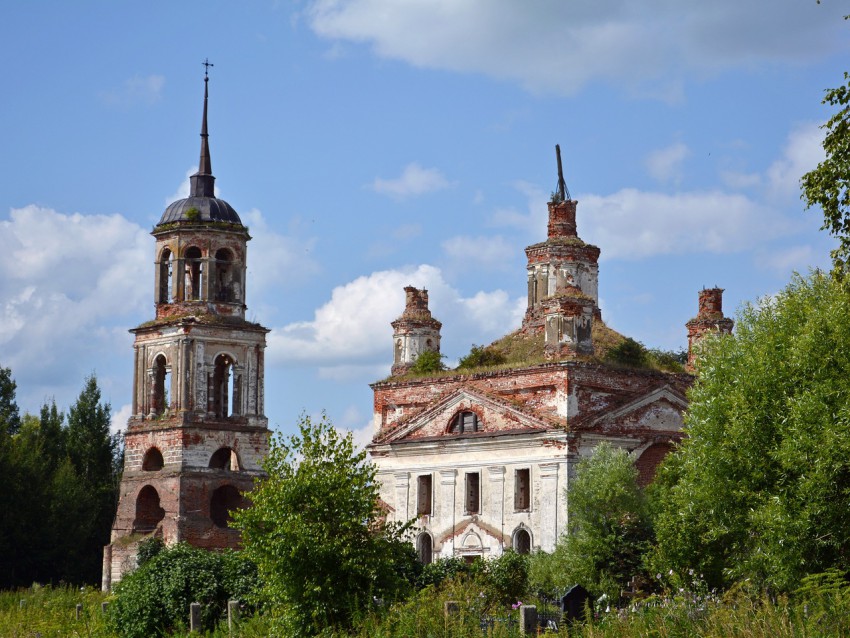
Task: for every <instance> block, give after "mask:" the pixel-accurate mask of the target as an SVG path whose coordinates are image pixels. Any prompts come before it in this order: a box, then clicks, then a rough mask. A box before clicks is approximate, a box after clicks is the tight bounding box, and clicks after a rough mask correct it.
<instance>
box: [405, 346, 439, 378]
mask: <svg viewBox="0 0 850 638" xmlns="http://www.w3.org/2000/svg"><path fill="white" fill-rule="evenodd" d="M444 358H445V355H442V354H440V353H439V352H436V351H434V350H425V351H424V352H420V353H419V354H418V355H417V356H416V359H415V360H414V361H413V365H412V366H410V372H411V373H412V374H431V373H433V372H442V371H443V370H445V369H446V366H445V365H444V364H443V359H444Z"/></svg>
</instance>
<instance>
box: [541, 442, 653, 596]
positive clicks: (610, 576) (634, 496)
mask: <svg viewBox="0 0 850 638" xmlns="http://www.w3.org/2000/svg"><path fill="white" fill-rule="evenodd" d="M567 502H568V511H569V519H568V520H569V522H568V529H567V533H566V534H565V535H564V536H563V538H561V539H560V540H559V541H558V544H557V545H556V547H555V552H554V553H553V554H552V556H551V557H550V558H549V559H548V560H549V561H550V566H549V568H548V569H545V568H544V567H543V566H542V565H540V562H541V561H540V558H539V557H536V560H535V562H536V563H537V564H536V565H535V566H534V573H535V580H537V579H539V578H540V574H541V573H545V574H546V578H547V579H548V583H547V584H548V585H549V586H551V585H555V587H557V588H565V587H567V586H570V585H574V584H580V585H582V586H583V587H585V588H586V589H587V590H588V591H590V592H591V593H593V594H596V595H600V594H606V595H607V596H608V597H609V598H611V599H613V600H616V599H617V598H619V592H620V590H621V589H624V588H625V586H626V584H627V583H628V582H629V580H630V579H631V578H632V577H633V576H635V575H637V574H638V573H639V572H641V571H642V562H643V556H644V554H645V553H646V551H647V550H648V548H649V542H650V539H651V536H652V532H651V526H650V524H649V519H648V516H647V506H646V500H645V497H644V494H643V491H642V490H641V488H640V487H639V486H638V484H637V469H636V468H635V466H634V463H632V459H631V457H630V456H629V454H628V452H626V451H625V450H623V449H619V448H614V447H612V446H611V445H610V444H609V443H607V442H603V443H600V444H599V445H598V446H597V447H596V449H595V450H594V451H593V454H592V455H591V456H589V457H587V458H584V459H582V460H581V461H579V464H578V468H577V469H576V477H575V480H574V481H573V483H572V485H571V486H570V488H569V493H568V501H567Z"/></svg>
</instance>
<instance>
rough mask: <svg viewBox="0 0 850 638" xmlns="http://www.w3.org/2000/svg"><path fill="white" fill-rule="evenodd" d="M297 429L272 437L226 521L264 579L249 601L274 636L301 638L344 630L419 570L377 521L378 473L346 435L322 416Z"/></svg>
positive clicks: (397, 593)
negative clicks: (245, 495) (260, 475)
mask: <svg viewBox="0 0 850 638" xmlns="http://www.w3.org/2000/svg"><path fill="white" fill-rule="evenodd" d="M298 428H299V433H298V434H297V435H294V436H292V437H289V438H283V437H277V438H275V439H274V440H273V442H272V446H271V450H270V451H269V454H268V456H267V457H266V459H265V461H264V463H263V468H264V470H265V471H266V472H267V474H268V477H267V478H266V479H263V480H262V481H260V482H259V483H258V484H257V486H256V488H255V489H254V490H253V491H252V492H251V493H250V495H249V496H250V499H251V501H252V503H253V505H252V507H251V508H250V509H247V510H242V511H240V512H237V513H235V514H234V518H235V526H236V527H237V528H239V529H240V530H241V531H242V542H243V544H244V547H245V550H244V553H245V555H246V556H247V557H248V558H249V559H250V560H252V561H253V562H254V563H255V564H256V565H257V567H258V568H259V573H260V576H261V578H262V580H263V587H262V588H261V589H260V590H259V591H258V592H257V600H258V601H259V602H261V603H263V604H264V605H265V608H266V609H267V610H268V613H269V615H270V616H271V618H272V619H273V621H274V623H275V626H276V627H277V629H278V630H279V631H280V632H282V633H284V634H285V635H298V636H305V635H315V634H318V633H320V632H322V631H323V630H326V629H328V628H335V629H338V630H347V629H349V628H351V627H352V626H354V624H355V623H356V622H357V620H358V619H359V618H361V617H362V616H364V615H365V614H366V613H367V612H368V610H369V609H370V607H371V606H372V605H373V604H374V600H375V599H383V600H384V601H386V602H388V603H389V602H391V601H394V600H398V599H401V598H403V597H404V596H405V595H406V594H407V593H408V592H409V591H410V588H411V587H412V584H413V583H414V582H415V580H416V574H417V571H418V567H419V563H417V562H416V558H415V553H414V551H413V548H412V546H411V544H410V543H409V542H408V541H407V540H406V533H407V527H406V526H403V525H398V524H393V523H387V522H386V521H385V516H384V512H383V510H382V509H381V507H380V502H379V498H378V483H377V482H376V480H375V472H376V468H375V466H374V465H373V464H371V463H369V462H367V461H366V452H365V451H357V450H356V449H355V447H354V442H353V440H352V436H351V433H350V432H349V433H348V434H346V435H342V434H341V433H340V432H339V431H337V430H336V429H335V428H334V427H333V426H332V425H331V423H330V422H329V421H328V420H327V419H326V418H325V417H322V419H321V420H319V421H318V422H314V421H313V420H311V419H310V418H309V417H306V416H303V417H302V418H301V421H300V423H299V424H298Z"/></svg>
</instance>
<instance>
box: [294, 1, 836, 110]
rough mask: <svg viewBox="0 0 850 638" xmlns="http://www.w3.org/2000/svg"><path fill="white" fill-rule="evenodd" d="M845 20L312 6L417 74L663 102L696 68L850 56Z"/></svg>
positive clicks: (745, 9)
mask: <svg viewBox="0 0 850 638" xmlns="http://www.w3.org/2000/svg"><path fill="white" fill-rule="evenodd" d="M829 4H833V3H829ZM834 4H837V3H834ZM842 14H843V11H842V8H840V7H838V6H827V3H825V4H824V5H817V4H815V3H814V2H810V3H805V2H799V0H776V2H774V3H773V4H771V6H770V8H769V9H767V8H765V6H764V5H762V4H760V3H747V2H737V1H735V0H716V1H715V2H710V3H699V4H693V3H670V2H666V1H664V0H651V1H650V2H649V3H640V5H638V4H635V3H631V2H625V1H623V0H616V1H615V2H604V3H592V2H591V3H588V2H584V3H577V2H563V1H562V0H542V1H539V2H533V3H527V2H514V1H512V0H409V1H407V2H397V1H396V0H314V1H313V2H312V3H311V4H310V5H309V6H308V8H307V9H306V15H307V19H308V21H309V23H310V25H311V27H312V28H313V30H314V31H315V32H316V33H317V34H319V35H320V36H322V37H325V38H328V39H330V40H333V41H337V42H338V41H349V42H353V43H359V44H361V43H362V44H367V45H369V46H371V48H372V49H373V51H374V52H375V53H376V54H377V55H378V56H380V57H385V58H391V59H398V60H403V61H405V62H408V63H409V64H412V65H413V66H417V67H423V68H434V69H447V70H451V71H460V72H472V73H485V74H487V75H490V76H492V77H496V78H499V79H507V80H512V81H516V82H518V83H520V84H521V85H523V86H524V87H526V88H528V89H531V90H534V91H547V92H554V93H560V94H573V93H575V92H577V91H579V90H581V89H582V88H583V86H584V85H586V84H588V83H590V82H594V81H600V80H601V81H606V82H610V83H612V84H615V85H617V86H626V87H628V88H629V89H631V90H632V91H634V92H636V93H650V94H654V95H659V96H663V97H666V98H670V97H675V96H676V94H677V92H678V91H679V85H680V84H681V82H682V81H683V79H684V78H685V77H686V76H687V75H689V74H693V73H694V72H699V73H705V72H713V71H717V70H723V69H726V68H740V67H741V66H744V65H746V66H753V65H758V64H771V63H784V62H805V61H808V60H812V59H816V58H818V57H821V56H824V55H827V54H831V53H835V52H838V51H842V50H846V48H847V47H846V42H845V39H844V34H843V31H842V24H841V17H842Z"/></svg>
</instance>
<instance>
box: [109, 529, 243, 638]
mask: <svg viewBox="0 0 850 638" xmlns="http://www.w3.org/2000/svg"><path fill="white" fill-rule="evenodd" d="M256 584H257V569H256V566H255V565H254V564H253V563H251V562H250V561H248V560H247V559H245V558H244V557H243V556H241V555H240V554H239V553H237V552H232V551H224V552H211V551H209V550H207V549H199V548H195V547H191V546H190V545H187V544H186V543H178V544H177V545H174V546H172V547H168V548H162V547H159V548H156V547H154V546H150V547H148V548H147V549H146V560H145V561H144V562H143V563H142V564H140V565H139V567H138V568H137V569H136V570H134V571H132V572H130V573H129V574H125V575H124V577H123V578H122V579H121V581H120V582H119V583H117V584H116V586H115V589H114V597H113V600H112V602H111V604H110V605H109V608H108V611H109V625H110V627H111V628H112V630H113V631H115V632H116V633H117V634H118V635H120V636H122V637H124V638H153V637H155V636H164V635H169V632H170V631H171V630H173V629H177V628H181V627H185V626H186V625H187V624H188V622H187V620H188V617H189V605H190V604H191V603H193V602H194V603H201V623H202V624H203V626H204V627H205V628H206V629H212V628H213V626H214V625H215V624H216V623H217V622H218V621H220V620H222V619H223V618H224V617H225V615H226V611H227V601H228V600H230V599H235V600H239V601H242V602H244V601H245V600H247V599H248V598H249V597H251V596H252V594H253V592H254V589H255V588H256Z"/></svg>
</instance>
